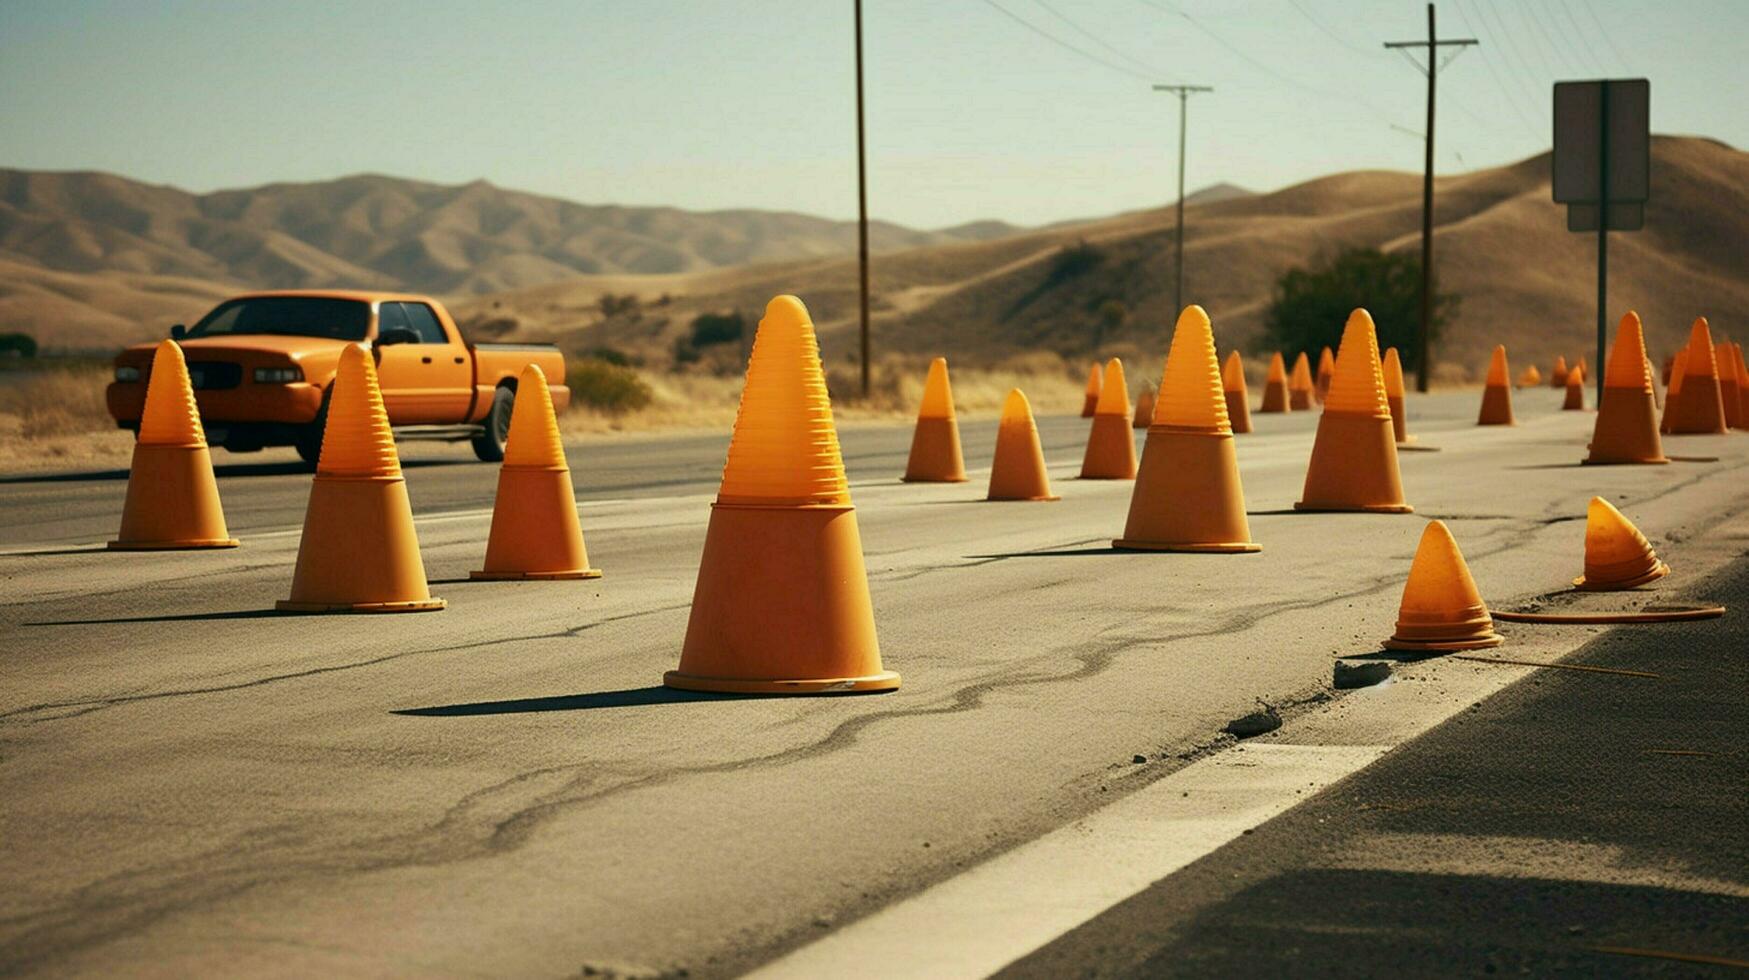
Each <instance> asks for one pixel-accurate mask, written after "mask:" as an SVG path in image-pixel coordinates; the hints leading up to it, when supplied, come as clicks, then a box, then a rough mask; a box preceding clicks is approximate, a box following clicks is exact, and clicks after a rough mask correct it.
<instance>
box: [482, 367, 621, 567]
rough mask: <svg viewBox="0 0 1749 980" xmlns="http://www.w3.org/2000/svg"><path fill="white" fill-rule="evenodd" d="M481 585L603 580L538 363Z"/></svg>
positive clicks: (525, 379)
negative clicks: (586, 542) (586, 541)
mask: <svg viewBox="0 0 1749 980" xmlns="http://www.w3.org/2000/svg"><path fill="white" fill-rule="evenodd" d="M468 577H469V578H474V579H583V578H600V577H601V570H600V569H598V568H590V567H589V551H588V549H586V548H585V547H584V546H583V528H582V527H581V526H579V525H578V523H577V495H576V492H575V491H574V490H573V489H572V487H571V467H570V466H569V465H567V464H566V462H565V446H564V443H563V442H562V441H560V439H559V420H558V417H557V416H556V415H554V414H553V395H552V392H551V391H549V390H548V389H547V376H546V374H545V373H543V372H542V371H541V369H540V367H539V366H538V365H534V364H530V365H529V366H527V367H525V368H523V369H522V377H521V378H520V379H519V380H518V381H517V383H516V402H515V404H514V405H513V406H512V408H511V410H510V435H509V437H508V438H507V439H506V440H505V442H504V462H503V463H502V464H501V465H500V466H499V467H498V497H497V500H496V502H495V503H494V504H493V506H492V532H491V534H490V535H489V536H488V537H487V539H486V567H485V568H482V569H480V570H479V571H477V572H473V573H471V574H470V575H469V576H468Z"/></svg>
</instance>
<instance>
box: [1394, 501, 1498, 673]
mask: <svg viewBox="0 0 1749 980" xmlns="http://www.w3.org/2000/svg"><path fill="white" fill-rule="evenodd" d="M1504 642H1506V641H1505V639H1504V638H1502V637H1501V636H1500V634H1498V633H1496V632H1494V617H1492V616H1490V615H1488V605H1487V603H1485V602H1483V601H1482V595H1481V593H1480V592H1478V591H1476V580H1475V579H1473V578H1471V577H1470V567H1469V565H1467V564H1465V563H1464V555H1463V552H1461V551H1459V550H1458V546H1457V541H1455V540H1454V539H1453V538H1452V536H1451V531H1449V530H1447V529H1446V526H1445V522H1443V521H1428V522H1427V529H1426V530H1425V531H1422V532H1421V544H1420V545H1419V546H1418V547H1417V548H1416V549H1415V561H1414V563H1413V564H1411V565H1410V566H1409V581H1408V583H1407V584H1406V585H1404V586H1403V603H1402V605H1400V606H1399V607H1397V632H1396V633H1395V634H1394V635H1393V636H1392V637H1391V638H1390V639H1388V640H1386V641H1385V644H1384V645H1385V649H1387V650H1477V649H1481V648H1483V647H1497V646H1499V645H1500V644H1502V643H1504Z"/></svg>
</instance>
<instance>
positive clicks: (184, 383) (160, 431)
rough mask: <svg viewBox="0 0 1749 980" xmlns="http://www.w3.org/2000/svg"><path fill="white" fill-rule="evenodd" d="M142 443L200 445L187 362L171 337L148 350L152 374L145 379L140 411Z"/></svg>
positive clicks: (203, 442) (203, 436)
mask: <svg viewBox="0 0 1749 980" xmlns="http://www.w3.org/2000/svg"><path fill="white" fill-rule="evenodd" d="M139 441H140V445H142V446H204V445H206V431H205V430H204V429H202V428H201V426H200V408H199V406H197V405H196V404H195V401H194V385H193V384H191V383H190V382H189V379H188V364H187V362H185V361H184V360H183V359H182V348H181V347H178V346H177V345H176V341H174V340H163V341H159V342H158V349H157V350H156V351H154V352H153V354H152V376H151V377H150V378H149V379H147V381H146V407H145V410H144V411H143V412H142V413H141V414H140V440H139Z"/></svg>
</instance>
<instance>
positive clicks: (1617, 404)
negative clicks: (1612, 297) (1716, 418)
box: [1585, 311, 1669, 464]
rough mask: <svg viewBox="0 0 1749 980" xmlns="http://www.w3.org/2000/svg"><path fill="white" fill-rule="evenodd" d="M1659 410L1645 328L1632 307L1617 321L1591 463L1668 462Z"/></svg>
mask: <svg viewBox="0 0 1749 980" xmlns="http://www.w3.org/2000/svg"><path fill="white" fill-rule="evenodd" d="M1657 419H1658V410H1657V406H1656V400H1655V397H1654V393H1653V386H1652V369H1651V364H1650V362H1648V361H1647V360H1646V337H1645V330H1644V328H1643V327H1642V325H1641V324H1640V317H1639V315H1638V314H1636V313H1633V312H1631V311H1630V312H1629V313H1627V314H1625V315H1623V316H1622V318H1621V323H1620V324H1618V325H1617V326H1616V330H1615V342H1614V343H1613V344H1612V345H1611V347H1610V350H1609V360H1608V362H1607V363H1606V364H1605V366H1604V371H1603V398H1602V400H1601V401H1600V402H1599V403H1598V405H1597V421H1596V423H1595V425H1594V426H1593V427H1592V430H1591V445H1590V452H1589V453H1588V454H1587V455H1586V457H1585V462H1587V463H1591V464H1633V463H1651V464H1657V463H1668V462H1669V460H1668V459H1665V458H1664V447H1663V444H1662V442H1661V440H1660V439H1659V437H1658V421H1657Z"/></svg>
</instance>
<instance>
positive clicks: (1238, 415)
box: [1174, 306, 1251, 435]
mask: <svg viewBox="0 0 1749 980" xmlns="http://www.w3.org/2000/svg"><path fill="white" fill-rule="evenodd" d="M1195 309H1198V310H1200V309H1202V307H1200V306H1199V307H1195ZM1174 336H1176V334H1174ZM1221 391H1222V394H1223V395H1224V396H1225V397H1226V401H1227V420H1228V421H1229V422H1230V423H1232V426H1233V431H1234V432H1235V433H1237V434H1239V435H1244V434H1245V433H1247V432H1250V431H1251V396H1250V393H1249V392H1247V391H1246V390H1245V362H1244V361H1243V360H1241V359H1240V357H1239V352H1238V351H1233V352H1232V353H1230V354H1228V355H1227V366H1226V368H1225V369H1223V370H1222V371H1221Z"/></svg>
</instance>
